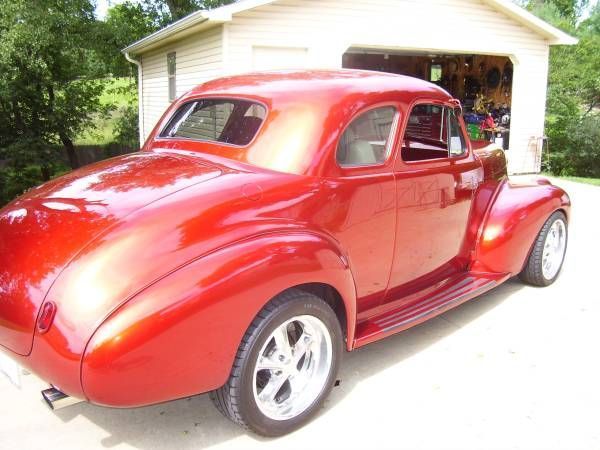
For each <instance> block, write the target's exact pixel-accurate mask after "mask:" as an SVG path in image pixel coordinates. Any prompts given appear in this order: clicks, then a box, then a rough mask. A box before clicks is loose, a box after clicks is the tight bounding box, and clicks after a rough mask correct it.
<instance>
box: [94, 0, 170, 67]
mask: <svg viewBox="0 0 600 450" xmlns="http://www.w3.org/2000/svg"><path fill="white" fill-rule="evenodd" d="M98 26H99V29H100V30H101V34H102V39H101V43H100V45H99V48H98V56H99V58H100V59H101V60H102V64H103V69H102V70H103V72H105V73H107V74H112V75H113V76H117V77H119V76H131V75H132V64H131V63H129V62H127V60H126V59H125V58H123V55H122V54H121V49H123V48H124V47H126V46H128V45H129V44H131V43H132V42H135V41H137V40H139V39H141V38H143V37H144V36H147V35H149V34H151V33H153V32H154V31H156V30H158V29H159V28H160V16H159V14H158V12H157V11H156V10H154V9H149V8H145V7H144V6H143V5H142V4H140V3H133V2H131V1H126V2H124V3H121V4H118V5H115V6H113V7H112V8H110V9H109V10H108V13H107V15H106V18H105V19H104V22H99V23H98Z"/></svg>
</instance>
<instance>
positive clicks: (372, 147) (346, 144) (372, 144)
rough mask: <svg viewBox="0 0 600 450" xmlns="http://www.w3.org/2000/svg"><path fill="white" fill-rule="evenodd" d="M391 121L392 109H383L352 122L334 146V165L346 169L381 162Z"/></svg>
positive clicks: (388, 144) (387, 146) (387, 148)
mask: <svg viewBox="0 0 600 450" xmlns="http://www.w3.org/2000/svg"><path fill="white" fill-rule="evenodd" d="M395 118H396V108H394V107H393V106H383V107H381V108H375V109H372V110H370V111H367V112H365V113H363V114H361V115H360V116H358V117H357V118H356V119H354V120H353V121H352V122H351V123H350V125H348V127H347V128H346V131H344V134H342V137H341V138H340V141H339V143H338V147H337V151H336V159H337V162H338V164H340V166H342V167H348V166H368V165H376V164H381V163H383V162H385V160H386V159H387V157H388V156H389V153H390V149H391V139H392V137H393V136H392V135H393V133H392V129H393V128H394V123H395Z"/></svg>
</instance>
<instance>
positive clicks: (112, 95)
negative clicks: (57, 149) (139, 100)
mask: <svg viewBox="0 0 600 450" xmlns="http://www.w3.org/2000/svg"><path fill="white" fill-rule="evenodd" d="M135 94H136V86H135V83H134V82H132V80H130V79H129V78H107V79H106V87H105V88H104V92H103V93H102V95H101V96H100V103H101V104H102V105H103V106H107V105H113V106H115V108H116V109H115V110H114V111H112V112H111V113H110V116H109V117H107V118H104V117H98V118H97V119H96V120H95V122H96V129H93V130H86V131H84V132H83V133H81V134H80V135H79V136H77V137H76V138H75V145H105V144H108V143H110V142H112V141H113V140H114V127H115V121H116V120H117V119H118V118H119V117H120V116H121V112H120V109H121V108H124V107H125V106H128V105H131V104H133V103H135V101H136V95H135Z"/></svg>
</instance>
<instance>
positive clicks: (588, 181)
mask: <svg viewBox="0 0 600 450" xmlns="http://www.w3.org/2000/svg"><path fill="white" fill-rule="evenodd" d="M558 178H562V179H563V180H569V181H576V182H577V183H585V184H593V185H594V186H600V178H584V177H558Z"/></svg>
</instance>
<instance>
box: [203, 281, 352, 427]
mask: <svg viewBox="0 0 600 450" xmlns="http://www.w3.org/2000/svg"><path fill="white" fill-rule="evenodd" d="M342 344H343V340H342V332H341V328H340V324H339V322H338V319H337V317H336V315H335V313H334V312H333V310H332V309H331V307H330V306H329V305H328V304H327V303H326V302H324V301H323V300H322V299H320V298H319V297H317V296H315V295H313V294H309V293H306V292H304V291H301V290H296V289H292V290H290V291H287V292H285V293H283V294H282V295H280V296H278V297H276V298H275V299H273V300H272V301H271V302H269V304H267V305H266V306H265V307H264V308H263V309H262V310H261V312H260V313H259V314H258V315H257V317H256V318H255V319H254V321H253V322H252V324H251V325H250V328H249V329H248V331H247V332H246V334H245V335H244V338H243V340H242V343H241V344H240V347H239V349H238V352H237V356H236V359H235V362H234V365H233V368H232V371H231V375H230V377H229V380H228V381H227V383H226V384H225V385H224V386H223V387H221V388H220V389H218V390H216V391H213V392H212V393H211V399H212V400H213V403H215V405H216V406H217V408H218V409H219V410H220V411H221V412H222V413H223V414H224V415H225V416H226V417H228V418H229V419H231V420H233V421H234V422H236V423H238V424H239V425H241V426H243V427H245V428H249V429H251V430H252V431H254V432H256V433H258V434H262V435H265V436H280V435H283V434H286V433H289V432H291V431H293V430H295V429H297V428H299V427H300V426H302V425H303V424H304V423H306V422H307V421H308V420H309V419H310V418H311V417H312V416H313V415H314V414H315V413H316V412H317V410H318V409H319V407H320V406H321V404H322V403H323V401H324V399H325V397H326V396H327V395H328V394H329V392H330V390H331V388H332V386H333V383H334V382H335V377H336V375H337V370H338V366H339V361H340V357H341V353H342V351H343V350H342V348H343V346H342Z"/></svg>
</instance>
